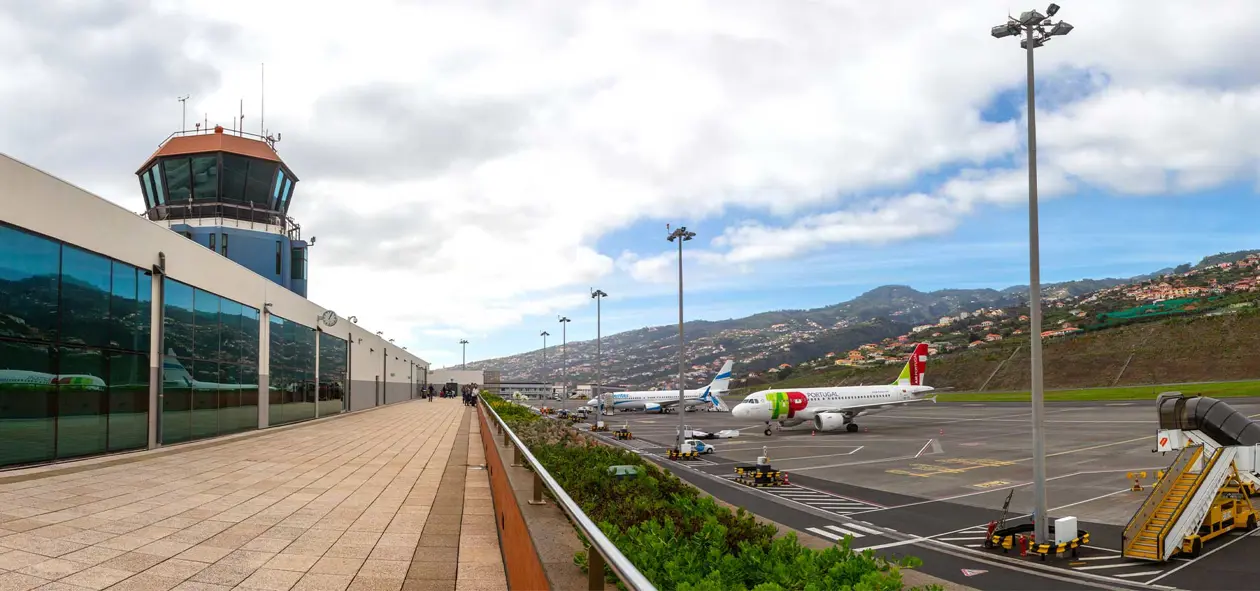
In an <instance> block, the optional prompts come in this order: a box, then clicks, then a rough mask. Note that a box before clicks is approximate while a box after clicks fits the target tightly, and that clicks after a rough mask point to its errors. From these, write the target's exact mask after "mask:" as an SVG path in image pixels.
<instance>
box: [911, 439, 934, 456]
mask: <svg viewBox="0 0 1260 591" xmlns="http://www.w3.org/2000/svg"><path fill="white" fill-rule="evenodd" d="M929 445H932V440H931V439H929V440H928V442H927V443H924V444H923V448H922V449H920V450H919V453H917V454H914V457H916V458H917V457H919V456H921V455H923V452H925V451H927V448H928V446H929Z"/></svg>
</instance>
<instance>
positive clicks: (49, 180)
mask: <svg viewBox="0 0 1260 591" xmlns="http://www.w3.org/2000/svg"><path fill="white" fill-rule="evenodd" d="M0 187H3V190H2V191H0V220H2V221H4V222H6V223H9V224H12V225H15V226H18V227H20V228H24V229H27V230H30V231H33V232H37V233H40V234H44V235H46V236H50V237H52V238H56V239H58V240H62V241H65V242H67V243H70V244H73V245H75V246H78V247H81V248H84V249H87V250H91V251H94V252H97V253H100V254H102V255H105V256H108V257H111V258H114V259H117V260H119V261H123V262H126V263H129V264H132V265H135V266H137V267H140V268H142V269H152V268H154V267H155V266H156V265H157V264H158V260H159V253H162V254H164V255H165V260H166V271H165V272H166V275H167V276H168V277H170V278H171V279H175V280H178V281H181V282H184V283H187V284H189V285H192V286H195V287H199V288H201V289H204V290H207V291H210V292H213V293H215V294H218V295H220V296H222V297H226V298H231V299H233V300H236V301H238V302H241V303H243V304H245V305H248V306H252V307H254V308H256V309H258V310H260V311H264V310H265V311H267V312H270V313H271V314H274V315H277V316H281V317H283V318H285V319H288V320H291V321H293V322H296V323H298V324H302V325H305V326H307V327H311V328H317V327H318V328H319V329H320V330H324V331H327V332H330V333H334V334H336V335H337V336H338V337H341V338H346V339H347V340H348V342H350V344H351V345H350V357H351V360H350V380H351V409H352V410H361V409H363V408H369V407H371V406H375V405H376V400H375V399H376V398H377V397H376V396H374V395H373V393H372V389H373V383H374V382H375V381H376V380H377V379H380V380H382V381H383V382H384V383H386V384H390V387H387V388H385V390H386V391H387V392H395V394H392V395H390V396H382V397H381V398H382V399H389V400H392V401H401V400H406V399H408V396H407V395H406V392H408V391H409V388H410V383H411V379H412V378H411V375H412V370H411V368H412V367H413V366H419V367H422V368H427V367H428V365H429V364H428V362H427V361H425V360H423V359H421V358H419V357H416V356H415V355H412V354H410V353H409V352H407V351H404V350H402V348H401V347H396V346H395V345H394V344H393V343H389V342H387V341H386V340H385V339H382V338H381V337H379V336H377V335H376V334H374V333H372V332H370V331H368V330H366V329H363V328H361V327H359V326H356V325H354V324H351V323H350V321H348V320H346V319H345V318H344V317H339V318H338V321H337V323H336V324H335V325H334V326H332V327H327V326H323V325H322V324H320V323H319V321H318V318H319V317H320V315H321V314H323V313H324V312H325V308H323V307H321V306H319V305H318V304H316V303H314V302H312V301H310V300H307V299H306V298H303V297H301V296H299V295H297V294H295V293H293V292H291V291H289V290H287V289H285V288H283V287H281V286H280V285H277V284H276V283H275V282H273V281H271V280H269V279H267V278H265V277H262V276H259V275H258V274H256V273H254V272H253V271H251V270H249V269H247V268H245V267H243V266H241V265H239V264H237V263H235V262H233V261H231V260H229V259H227V258H224V257H223V256H222V255H219V254H217V253H214V252H211V251H210V250H209V249H207V248H206V247H205V246H203V245H200V244H198V243H196V242H193V241H191V240H189V239H187V238H185V237H183V236H182V235H180V234H177V233H175V232H174V231H172V230H169V229H167V228H166V227H164V226H162V225H159V224H156V223H153V222H150V221H148V220H147V219H145V218H143V217H140V216H138V215H136V214H135V213H133V212H131V211H128V210H127V209H124V208H122V207H120V206H118V205H115V204H114V203H111V202H109V201H106V200H105V199H102V198H100V197H97V196H95V195H93V194H91V193H88V192H86V191H84V190H82V189H80V188H78V187H75V186H74V185H71V184H69V183H67V182H64V181H62V180H60V179H58V178H56V177H53V176H51V175H49V174H47V173H44V172H42V171H40V170H37V169H35V168H32V167H30V166H28V165H26V164H23V163H22V162H19V161H17V160H14V159H12V158H9V157H8V156H5V155H3V154H0ZM135 200H136V208H137V209H139V208H140V207H141V206H142V204H143V203H142V199H141V196H140V195H139V194H137V195H136V197H135ZM233 239H236V237H235V236H234V237H233ZM274 244H275V243H274V241H273V242H272V248H273V249H274ZM236 248H237V244H236V243H235V242H233V243H231V244H230V245H229V254H231V251H232V250H234V249H236ZM287 257H288V252H287V250H286V252H285V253H284V258H285V260H284V262H283V264H284V268H285V269H286V272H287V269H288V260H287ZM272 264H273V265H274V261H273V263H272ZM273 270H274V269H273ZM154 283H155V284H160V282H158V281H155V282H154ZM268 306H269V307H268ZM260 325H261V326H260V331H259V332H260V340H261V344H262V347H261V351H260V359H259V367H258V370H259V384H260V387H261V389H262V394H261V396H260V398H261V400H266V399H267V397H266V389H265V388H266V384H267V379H266V376H267V374H268V358H267V357H268V356H267V346H266V344H267V326H268V322H267V319H266V315H265V314H264V316H263V319H262V321H261V322H260ZM157 333H158V331H156V330H155V331H153V334H154V343H153V346H152V350H153V351H154V352H156V351H160V346H161V343H157V342H156V338H157V337H156V335H157ZM149 364H150V367H151V370H152V371H154V372H157V370H158V369H159V368H160V367H161V365H160V356H159V355H156V354H151V355H150V359H149ZM419 373H421V375H422V372H419ZM154 375H160V373H155V374H154ZM155 388H156V386H155ZM399 392H400V393H401V394H398V393H399ZM365 397H366V398H365ZM157 407H158V405H157V403H156V394H154V395H153V396H152V397H151V400H150V408H157ZM265 413H266V405H265V404H263V403H260V414H261V415H262V417H263V418H264V419H265V417H266V414H265ZM262 424H263V425H265V424H266V421H265V420H264V421H263V422H262Z"/></svg>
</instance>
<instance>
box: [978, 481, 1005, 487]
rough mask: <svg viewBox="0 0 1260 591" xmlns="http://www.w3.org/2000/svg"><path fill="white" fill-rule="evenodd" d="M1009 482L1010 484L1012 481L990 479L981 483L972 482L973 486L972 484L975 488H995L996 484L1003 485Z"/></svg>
mask: <svg viewBox="0 0 1260 591" xmlns="http://www.w3.org/2000/svg"><path fill="white" fill-rule="evenodd" d="M1007 484H1010V482H1008V481H1006V480H990V481H988V482H981V483H979V484H972V485H971V486H972V487H974V488H993V487H995V486H1003V485H1007Z"/></svg>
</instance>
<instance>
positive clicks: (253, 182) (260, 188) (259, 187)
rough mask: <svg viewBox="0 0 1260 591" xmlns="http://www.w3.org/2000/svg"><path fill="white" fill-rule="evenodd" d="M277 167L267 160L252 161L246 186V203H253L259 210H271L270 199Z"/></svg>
mask: <svg viewBox="0 0 1260 591" xmlns="http://www.w3.org/2000/svg"><path fill="white" fill-rule="evenodd" d="M277 168H278V167H277V165H276V163H275V162H269V161H267V160H257V159H250V161H249V183H248V184H246V185H245V201H247V202H249V203H253V204H254V207H257V208H259V209H271V203H270V202H269V201H268V199H267V198H268V197H270V196H271V184H272V181H273V180H275V176H276V169H277Z"/></svg>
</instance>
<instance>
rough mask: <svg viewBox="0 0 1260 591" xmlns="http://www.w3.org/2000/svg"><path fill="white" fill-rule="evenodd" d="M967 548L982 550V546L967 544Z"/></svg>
mask: <svg viewBox="0 0 1260 591" xmlns="http://www.w3.org/2000/svg"><path fill="white" fill-rule="evenodd" d="M967 547H968V548H983V547H984V544H967Z"/></svg>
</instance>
